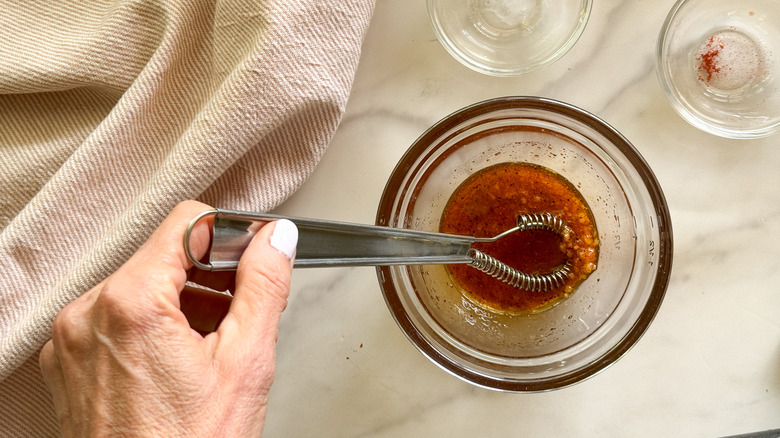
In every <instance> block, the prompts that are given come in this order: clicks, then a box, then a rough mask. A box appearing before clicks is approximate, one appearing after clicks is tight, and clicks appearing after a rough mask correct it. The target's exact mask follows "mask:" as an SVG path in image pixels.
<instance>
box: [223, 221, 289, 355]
mask: <svg viewBox="0 0 780 438" xmlns="http://www.w3.org/2000/svg"><path fill="white" fill-rule="evenodd" d="M297 243H298V229H297V228H296V226H295V224H293V223H292V222H291V221H289V220H287V219H281V220H278V221H275V222H271V223H268V224H266V225H264V226H263V227H262V228H261V229H260V231H259V232H258V233H257V235H255V237H254V238H253V239H252V242H251V243H250V244H249V246H248V247H247V248H246V250H245V251H244V254H243V255H242V256H241V260H240V262H239V264H238V270H237V272H236V287H235V292H234V293H233V301H232V303H231V304H230V310H229V311H228V314H227V315H226V316H225V319H224V320H223V321H222V324H221V325H220V327H219V329H218V333H220V337H221V338H222V337H227V338H230V339H229V341H228V343H229V344H231V343H233V342H236V341H238V342H240V340H241V339H243V340H245V341H246V342H250V343H252V344H253V346H254V347H258V348H252V350H255V351H264V350H265V349H267V348H271V347H273V344H274V343H275V342H276V330H277V326H278V324H279V318H280V317H281V314H282V311H283V310H284V309H285V307H286V306H287V298H288V297H289V295H290V275H291V273H292V267H293V263H294V258H295V248H296V246H297ZM258 342H260V343H261V345H258V344H257V343H258ZM266 342H268V344H267V343H266Z"/></svg>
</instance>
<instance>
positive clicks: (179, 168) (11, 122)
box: [0, 0, 374, 437]
mask: <svg viewBox="0 0 780 438" xmlns="http://www.w3.org/2000/svg"><path fill="white" fill-rule="evenodd" d="M373 8H374V4H373V0H256V1H241V0H224V1H222V0H168V1H155V0H31V1H18V0H13V1H4V0H0V436H35V437H38V436H53V435H57V434H58V425H57V421H56V419H55V418H54V416H53V411H52V405H51V401H50V398H49V395H48V393H47V392H46V390H45V388H44V386H43V383H42V380H41V377H40V371H39V370H38V352H39V350H40V347H41V346H42V345H43V344H44V343H45V342H46V341H47V339H48V338H49V330H50V322H51V320H52V318H53V317H54V316H55V315H56V314H57V312H58V311H59V310H60V309H61V308H62V307H63V306H64V305H65V304H67V303H68V302H70V301H71V300H73V299H74V298H76V297H77V296H79V295H80V294H82V293H83V292H85V291H87V290H88V289H89V288H90V287H92V286H93V285H95V284H96V283H98V282H99V281H100V280H101V279H103V278H104V277H106V276H107V275H109V274H110V273H111V272H112V271H114V270H115V269H116V268H117V267H118V266H120V265H121V264H122V263H123V262H124V261H125V260H126V259H127V258H128V257H129V256H130V255H132V254H133V252H134V251H135V249H136V248H137V247H138V246H139V245H140V244H141V243H143V241H144V240H145V239H146V237H147V236H148V235H149V234H150V233H151V232H152V231H153V230H154V229H155V228H156V226H157V224H158V223H159V222H160V221H161V220H162V219H163V218H164V217H165V216H166V214H167V213H168V212H169V211H170V210H171V208H172V207H173V206H174V205H176V204H177V203H178V202H179V201H181V200H184V199H192V198H196V199H199V200H201V201H203V202H206V203H209V204H212V205H218V206H223V207H228V208H237V209H247V210H256V211H264V210H269V209H271V208H273V207H275V206H276V205H278V204H279V203H280V202H281V201H283V200H284V199H285V198H286V197H288V196H289V195H290V194H291V193H293V192H294V191H295V190H296V188H298V187H299V186H300V185H301V184H302V183H303V182H304V180H305V179H306V177H307V176H308V175H309V174H310V173H311V171H312V170H313V169H314V167H315V165H316V164H317V162H318V161H319V159H320V156H321V154H322V153H323V152H324V150H325V148H326V145H327V144H328V142H329V140H330V139H331V137H332V135H333V133H334V131H335V129H336V127H337V125H338V123H339V121H340V119H341V116H342V114H343V112H344V107H345V105H346V101H347V98H348V96H349V91H350V87H351V85H352V80H353V77H354V73H355V70H356V67H357V62H358V58H359V54H360V48H361V43H362V39H363V36H364V35H365V32H366V29H367V27H368V24H369V21H370V18H371V14H372V13H373Z"/></svg>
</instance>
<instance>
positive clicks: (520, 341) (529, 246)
mask: <svg viewBox="0 0 780 438" xmlns="http://www.w3.org/2000/svg"><path fill="white" fill-rule="evenodd" d="M545 214H549V215H551V216H552V217H556V218H559V219H560V220H561V221H562V222H563V223H565V224H566V230H567V231H566V232H565V233H557V234H556V233H550V232H546V231H549V230H532V231H523V232H519V233H514V234H513V235H512V236H508V237H502V238H501V239H500V240H499V241H497V242H496V245H494V246H491V245H490V244H486V245H485V246H481V247H480V248H479V250H480V251H483V252H485V253H488V254H490V255H491V256H494V257H496V258H498V259H500V260H501V261H502V262H503V263H506V264H507V265H510V266H512V267H513V268H516V269H518V270H521V271H523V272H529V273H531V274H534V273H536V272H535V271H540V273H542V272H548V271H549V270H551V269H553V268H555V266H556V265H558V264H560V263H562V262H563V261H564V260H565V263H566V264H567V265H566V266H568V268H567V269H568V270H567V281H565V282H562V283H560V284H557V283H556V284H555V286H554V287H550V288H548V289H545V290H529V289H523V288H518V287H511V286H508V285H507V284H505V283H504V282H501V281H498V280H496V279H495V278H491V276H490V275H488V274H485V273H483V272H480V271H478V270H477V269H475V268H473V267H471V266H466V265H418V266H385V267H379V268H377V273H378V278H379V282H380V285H381V287H382V291H383V294H384V297H385V300H386V302H387V305H388V308H389V309H390V311H391V313H392V315H393V317H394V318H395V320H396V322H397V323H398V325H399V326H400V327H401V329H402V330H403V332H404V333H405V334H406V335H407V337H408V338H409V340H410V341H411V342H412V343H413V344H414V345H415V346H416V347H417V348H418V349H419V350H420V351H421V352H422V353H423V354H424V355H425V356H427V357H428V358H429V359H430V360H431V361H433V362H434V363H436V364H437V365H439V366H440V367H441V368H443V369H444V370H446V371H448V372H450V373H451V374H453V375H455V376H457V377H459V378H461V379H463V380H465V381H467V382H470V383H472V384H475V385H478V386H481V387H485V388H490V389H495V390H502V391H511V392H536V391H546V390H551V389H557V388H562V387H566V386H569V385H571V384H574V383H576V382H579V381H581V380H583V379H585V378H587V377H590V376H592V375H594V374H595V373H597V372H599V371H601V370H603V369H604V368H606V367H607V366H609V365H610V364H612V363H614V362H615V361H616V360H617V359H618V358H620V357H622V356H623V354H625V353H626V352H627V351H628V350H629V349H630V348H631V346H633V345H634V344H635V343H636V342H637V341H638V339H639V338H640V337H641V336H642V334H643V333H644V332H645V331H646V330H647V328H648V327H649V325H650V322H651V321H652V320H653V317H654V316H655V314H656V312H657V311H658V308H659V306H660V305H661V302H662V300H663V296H664V294H665V291H666V287H667V284H668V281H669V275H670V271H671V262H672V231H671V220H670V217H669V211H668V208H667V205H666V201H665V198H664V195H663V192H662V190H661V188H660V186H659V184H658V182H657V180H656V179H655V177H654V175H653V173H652V171H651V170H650V169H649V167H648V165H647V163H646V162H645V161H644V160H643V159H642V157H641V156H640V155H639V153H638V152H637V151H636V149H634V148H633V146H632V145H631V144H630V143H629V142H628V140H626V139H625V138H624V137H623V136H622V135H621V134H620V133H618V132H617V131H616V130H614V129H613V128H612V127H610V126H609V125H608V124H606V123H605V122H603V121H602V120H601V119H599V118H597V117H595V116H593V115H592V114H590V113H587V112H586V111H583V110H581V109H579V108H576V107H574V106H571V105H568V104H566V103H563V102H559V101H555V100H550V99H545V98H538V97H505V98H497V99H492V100H488V101H484V102H480V103H477V104H474V105H472V106H469V107H466V108H464V109H462V110H459V111H457V112H455V113H453V114H451V115H450V116H448V117H446V118H444V119H443V120H441V121H440V122H438V123H437V124H435V125H434V126H433V127H431V128H430V129H429V130H427V131H426V132H425V133H424V134H423V135H422V136H421V137H420V138H418V139H417V141H415V143H414V144H413V145H412V146H411V147H410V149H409V150H408V151H407V152H406V154H405V155H404V156H403V158H402V159H401V160H400V162H399V163H398V165H397V166H396V168H395V170H394V171H393V173H392V175H391V176H390V179H389V181H388V183H387V185H386V187H385V191H384V193H383V195H382V198H381V201H380V205H379V208H378V212H377V221H376V222H377V224H378V225H382V226H391V227H403V228H413V229H419V230H424V231H433V232H447V233H451V234H463V235H471V236H475V237H484V236H491V235H496V234H497V233H499V232H501V231H504V230H506V229H507V228H509V227H511V226H512V225H513V224H514V221H515V220H516V218H517V217H522V216H523V215H545ZM510 237H511V238H510Z"/></svg>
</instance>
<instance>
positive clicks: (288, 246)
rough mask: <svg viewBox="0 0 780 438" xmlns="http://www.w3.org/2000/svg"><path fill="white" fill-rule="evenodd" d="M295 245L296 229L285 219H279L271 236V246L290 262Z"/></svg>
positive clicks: (296, 242)
mask: <svg viewBox="0 0 780 438" xmlns="http://www.w3.org/2000/svg"><path fill="white" fill-rule="evenodd" d="M297 245H298V227H296V226H295V224H294V223H292V222H291V221H289V220H287V219H279V220H278V221H277V222H276V226H275V228H274V232H273V234H271V246H273V247H274V248H276V250H277V251H279V252H280V253H282V254H284V256H285V257H287V258H288V259H290V260H292V258H293V256H294V255H295V248H296V246H297Z"/></svg>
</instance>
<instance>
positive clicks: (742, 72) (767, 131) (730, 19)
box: [656, 0, 780, 139]
mask: <svg viewBox="0 0 780 438" xmlns="http://www.w3.org/2000/svg"><path fill="white" fill-rule="evenodd" d="M778 50H780V2H778V1H776V0H744V1H738V2H736V1H727V0H680V1H678V2H677V3H676V4H675V5H674V6H673V7H672V9H671V11H670V12H669V15H668V16H667V18H666V21H665V22H664V25H663V28H662V30H661V34H660V36H659V39H658V45H657V60H656V62H657V72H658V76H659V79H660V82H661V86H662V88H663V90H664V92H665V93H666V95H667V97H668V98H669V101H670V102H671V104H672V106H673V107H674V109H675V110H676V111H677V112H678V113H679V114H680V115H681V116H682V117H683V118H684V119H685V120H686V121H688V122H689V123H690V124H692V125H693V126H695V127H697V128H699V129H701V130H703V131H706V132H709V133H712V134H715V135H719V136H721V137H726V138H735V139H750V138H761V137H766V136H769V135H772V134H774V133H776V132H778V131H780V78H778V74H777V61H776V58H777V56H778Z"/></svg>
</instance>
